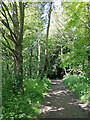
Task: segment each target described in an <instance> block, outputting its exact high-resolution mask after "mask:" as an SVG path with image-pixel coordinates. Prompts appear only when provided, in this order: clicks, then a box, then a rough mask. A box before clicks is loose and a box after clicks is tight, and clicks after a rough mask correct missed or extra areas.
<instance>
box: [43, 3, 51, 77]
mask: <svg viewBox="0 0 90 120" xmlns="http://www.w3.org/2000/svg"><path fill="white" fill-rule="evenodd" d="M51 11H52V2H51V3H50V9H49V14H48V26H47V34H46V44H45V55H44V62H43V67H42V75H43V74H44V69H45V64H46V58H47V51H48V36H49V28H50V19H51Z"/></svg>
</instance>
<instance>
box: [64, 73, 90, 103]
mask: <svg viewBox="0 0 90 120" xmlns="http://www.w3.org/2000/svg"><path fill="white" fill-rule="evenodd" d="M63 82H64V83H65V84H66V85H67V86H68V87H69V88H70V89H71V90H72V91H73V92H75V93H76V94H77V95H78V96H79V98H80V100H81V101H82V102H84V103H87V104H90V102H89V84H90V83H89V82H88V79H87V78H86V77H83V76H81V75H71V76H68V77H65V78H64V79H63Z"/></svg>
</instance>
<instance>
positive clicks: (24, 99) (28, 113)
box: [2, 78, 50, 119]
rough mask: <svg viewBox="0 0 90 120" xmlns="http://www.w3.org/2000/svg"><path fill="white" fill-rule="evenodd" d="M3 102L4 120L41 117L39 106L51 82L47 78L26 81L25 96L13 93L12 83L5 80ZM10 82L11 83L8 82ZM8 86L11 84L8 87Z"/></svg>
mask: <svg viewBox="0 0 90 120" xmlns="http://www.w3.org/2000/svg"><path fill="white" fill-rule="evenodd" d="M3 81H4V82H3V94H2V97H3V102H2V111H3V114H2V119H7V118H34V117H36V116H38V115H39V113H40V108H39V105H40V103H41V102H42V100H43V96H44V94H45V93H46V92H47V90H48V88H49V85H50V81H49V80H48V79H46V78H44V80H42V81H41V80H40V79H30V80H28V81H27V80H24V82H23V88H24V95H22V94H21V92H20V91H19V92H18V95H15V94H14V93H13V90H12V87H10V86H11V85H12V81H11V80H10V81H11V82H10V81H9V79H7V80H3ZM7 81H9V83H8V82H7ZM8 84H10V85H9V86H8Z"/></svg>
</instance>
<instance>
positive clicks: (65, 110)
mask: <svg viewBox="0 0 90 120" xmlns="http://www.w3.org/2000/svg"><path fill="white" fill-rule="evenodd" d="M41 108H42V114H41V118H89V117H90V116H89V112H88V111H89V108H87V106H86V104H82V103H80V101H79V100H78V98H77V96H76V94H74V93H73V92H71V91H70V90H69V89H68V88H67V86H66V85H65V84H64V83H63V82H62V81H61V80H51V86H50V89H49V91H48V94H47V96H45V99H44V102H43V104H42V105H41Z"/></svg>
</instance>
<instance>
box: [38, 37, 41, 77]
mask: <svg viewBox="0 0 90 120" xmlns="http://www.w3.org/2000/svg"><path fill="white" fill-rule="evenodd" d="M40 54H41V46H40V38H38V71H37V75H38V76H39V74H40Z"/></svg>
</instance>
